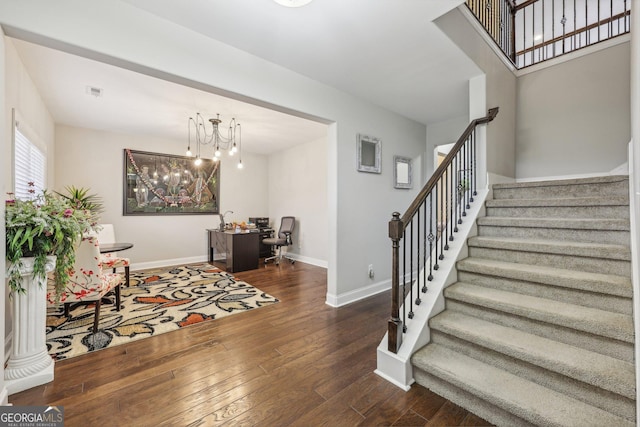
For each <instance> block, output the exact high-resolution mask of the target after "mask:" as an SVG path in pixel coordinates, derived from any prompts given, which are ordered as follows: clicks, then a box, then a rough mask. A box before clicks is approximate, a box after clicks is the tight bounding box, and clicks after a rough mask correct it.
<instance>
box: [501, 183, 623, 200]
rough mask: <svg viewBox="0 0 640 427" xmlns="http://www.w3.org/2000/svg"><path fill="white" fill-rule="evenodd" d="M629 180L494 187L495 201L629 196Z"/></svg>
mask: <svg viewBox="0 0 640 427" xmlns="http://www.w3.org/2000/svg"><path fill="white" fill-rule="evenodd" d="M628 195H629V182H628V180H625V181H619V182H612V183H606V184H598V183H592V184H572V185H543V186H540V185H537V186H536V185H531V186H527V187H521V186H516V187H506V188H505V187H504V186H499V185H496V186H494V187H493V198H494V199H553V198H571V197H607V196H628Z"/></svg>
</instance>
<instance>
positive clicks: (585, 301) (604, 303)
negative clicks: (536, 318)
mask: <svg viewBox="0 0 640 427" xmlns="http://www.w3.org/2000/svg"><path fill="white" fill-rule="evenodd" d="M458 281H460V282H467V283H473V284H474V285H480V286H485V287H487V288H494V289H501V290H504V291H510V292H516V293H520V294H525V295H531V296H537V297H541V298H549V299H552V300H554V301H561V302H567V303H571V304H576V305H582V306H585V307H592V308H597V309H600V310H607V311H612V312H614V313H622V314H629V315H631V314H632V313H633V301H632V300H631V299H630V298H624V297H619V296H615V295H608V294H603V293H595V292H586V291H584V290H581V289H572V288H561V287H558V286H549V285H545V284H541V283H534V282H528V281H525V280H517V279H511V278H508V277H498V276H491V275H483V274H479V273H472V272H467V271H463V270H458Z"/></svg>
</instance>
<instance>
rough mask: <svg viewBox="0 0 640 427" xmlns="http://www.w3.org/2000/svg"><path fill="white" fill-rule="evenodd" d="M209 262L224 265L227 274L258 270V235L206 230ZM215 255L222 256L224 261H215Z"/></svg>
mask: <svg viewBox="0 0 640 427" xmlns="http://www.w3.org/2000/svg"><path fill="white" fill-rule="evenodd" d="M207 231H208V232H209V262H213V261H214V260H215V261H220V262H224V263H226V265H227V266H226V268H225V270H226V271H228V272H229V273H235V272H238V271H245V270H254V269H256V268H258V250H259V246H260V239H259V233H234V232H233V231H220V230H216V229H208V230H207ZM215 255H223V256H224V259H215Z"/></svg>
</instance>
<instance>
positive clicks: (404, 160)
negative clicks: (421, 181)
mask: <svg viewBox="0 0 640 427" xmlns="http://www.w3.org/2000/svg"><path fill="white" fill-rule="evenodd" d="M393 183H394V187H395V188H405V189H408V188H412V186H413V184H412V179H411V159H410V158H408V157H402V156H393Z"/></svg>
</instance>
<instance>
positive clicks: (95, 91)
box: [87, 86, 102, 98]
mask: <svg viewBox="0 0 640 427" xmlns="http://www.w3.org/2000/svg"><path fill="white" fill-rule="evenodd" d="M87 94H89V95H92V96H95V97H96V98H99V97H101V96H102V89H101V88H99V87H94V86H87Z"/></svg>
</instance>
